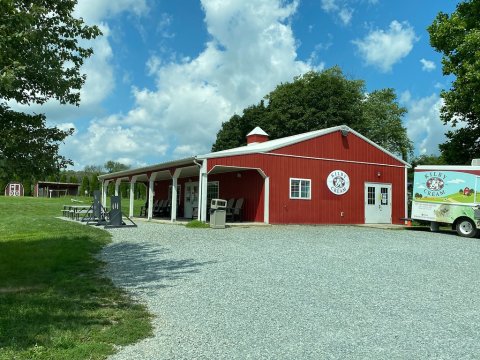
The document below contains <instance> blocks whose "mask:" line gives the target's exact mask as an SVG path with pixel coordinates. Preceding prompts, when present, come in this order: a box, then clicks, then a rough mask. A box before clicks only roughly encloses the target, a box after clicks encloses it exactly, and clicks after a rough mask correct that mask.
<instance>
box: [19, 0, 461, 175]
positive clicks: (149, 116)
mask: <svg viewBox="0 0 480 360" xmlns="http://www.w3.org/2000/svg"><path fill="white" fill-rule="evenodd" d="M455 5H456V2H454V1H433V0H430V1H411V0H404V1H401V2H400V1H387V0H309V1H307V0H303V1H302V0H299V1H278V0H201V1H194V0H176V1H173V0H117V1H111V0H79V1H78V5H77V8H76V15H77V16H81V17H83V18H84V19H85V21H86V22H87V23H89V24H97V25H99V26H100V27H101V29H102V30H103V32H104V35H103V36H102V37H100V38H97V39H96V40H95V41H93V42H90V45H91V46H93V48H94V51H95V54H94V55H93V56H92V57H91V58H90V59H88V61H87V62H86V63H85V65H84V67H83V71H84V72H85V73H86V74H87V82H86V84H85V86H84V88H83V89H82V103H81V105H80V107H73V106H62V105H60V104H58V103H57V102H54V101H50V102H48V103H47V104H45V105H44V106H41V107H40V106H30V107H29V108H28V109H25V108H24V107H22V106H19V105H14V107H16V108H20V109H23V110H27V111H32V112H37V113H38V112H44V113H46V115H47V118H48V120H49V123H50V124H55V125H57V126H59V127H74V128H75V134H74V135H73V136H72V137H70V138H69V139H68V140H67V141H66V143H65V144H64V145H62V147H61V153H62V154H63V155H65V156H67V157H69V158H71V159H72V160H74V162H75V168H76V169H82V168H83V167H84V166H85V165H94V164H103V163H104V162H105V161H107V160H115V161H120V162H123V163H127V164H130V165H132V166H134V167H135V166H143V165H147V164H153V163H158V162H163V161H166V160H169V159H172V158H179V157H186V156H190V155H194V154H199V153H205V152H208V151H209V150H210V147H211V144H212V143H213V141H214V140H215V136H216V133H217V131H218V130H219V128H220V126H221V123H222V122H223V121H227V120H228V119H229V118H230V117H231V116H232V115H233V114H234V113H241V111H242V109H243V108H245V107H246V106H248V105H251V104H254V103H258V102H259V101H260V100H261V98H262V97H263V96H264V95H266V94H267V93H268V92H270V91H271V90H273V89H274V88H275V86H276V85H277V84H279V83H280V82H285V81H291V80H292V79H293V77H294V76H297V75H300V74H302V73H304V72H306V71H308V70H311V69H316V70H321V69H324V68H328V67H331V66H334V65H339V66H340V67H341V68H342V69H343V71H344V73H345V74H347V76H350V77H352V78H358V79H364V80H365V81H366V84H367V91H373V90H375V89H380V88H387V87H390V88H394V89H395V91H396V93H397V95H398V98H399V101H400V103H401V104H402V105H403V106H405V107H407V108H408V110H409V112H408V115H407V116H406V117H405V119H404V125H405V126H406V127H407V130H408V134H409V136H410V138H411V139H412V140H413V141H414V143H415V151H416V153H417V154H422V153H428V154H430V153H438V144H439V143H441V142H443V141H444V133H445V131H446V130H448V128H447V127H446V126H444V125H443V124H442V123H441V121H440V120H439V108H440V107H441V104H442V102H441V99H440V97H439V93H440V90H441V89H442V88H446V89H448V88H449V79H447V78H445V77H444V76H443V75H442V71H441V56H440V54H438V53H436V52H435V51H434V50H433V49H432V48H431V47H430V45H429V36H428V33H427V31H426V27H427V26H428V25H429V24H431V22H432V21H433V19H434V18H435V16H436V14H437V13H438V12H439V11H443V12H447V13H451V12H452V11H453V10H454V9H455ZM450 80H451V79H450Z"/></svg>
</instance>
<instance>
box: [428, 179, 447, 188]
mask: <svg viewBox="0 0 480 360" xmlns="http://www.w3.org/2000/svg"><path fill="white" fill-rule="evenodd" d="M425 185H427V188H428V189H430V190H432V191H439V190H442V189H443V187H444V185H445V183H444V182H443V180H442V179H440V178H439V177H431V178H430V179H428V180H427V182H426V184H425Z"/></svg>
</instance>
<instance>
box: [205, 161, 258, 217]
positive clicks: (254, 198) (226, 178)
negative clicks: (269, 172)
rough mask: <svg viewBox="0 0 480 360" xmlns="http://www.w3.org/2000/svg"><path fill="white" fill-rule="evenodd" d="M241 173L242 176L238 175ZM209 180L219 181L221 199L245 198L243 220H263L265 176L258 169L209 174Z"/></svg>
mask: <svg viewBox="0 0 480 360" xmlns="http://www.w3.org/2000/svg"><path fill="white" fill-rule="evenodd" d="M237 174H240V175H241V177H238V175H237ZM208 181H219V193H220V194H219V195H220V198H221V199H225V200H228V199H230V198H235V200H236V199H238V198H244V202H243V208H242V217H243V221H257V222H263V202H264V196H263V184H264V181H263V178H262V177H261V176H260V174H259V173H258V171H256V170H247V171H241V172H229V173H225V174H214V175H209V176H208Z"/></svg>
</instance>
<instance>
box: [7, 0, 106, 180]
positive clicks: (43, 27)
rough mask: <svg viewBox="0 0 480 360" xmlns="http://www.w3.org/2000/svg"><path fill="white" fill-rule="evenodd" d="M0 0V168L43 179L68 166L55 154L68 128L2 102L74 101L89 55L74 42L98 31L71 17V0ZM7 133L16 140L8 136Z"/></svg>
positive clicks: (66, 134) (78, 95) (76, 99)
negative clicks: (60, 128) (56, 125)
mask: <svg viewBox="0 0 480 360" xmlns="http://www.w3.org/2000/svg"><path fill="white" fill-rule="evenodd" d="M0 4H1V11H0V112H1V114H0V121H1V122H2V123H1V124H0V125H1V126H0V139H2V146H3V147H2V148H0V168H1V170H2V174H3V176H5V177H9V178H14V177H15V176H17V174H18V173H19V172H22V173H25V172H28V174H29V176H33V177H35V178H44V177H45V176H46V175H47V174H49V173H51V174H53V173H55V172H58V170H59V169H61V168H64V167H65V166H66V165H67V164H72V162H71V161H70V160H67V159H65V158H64V157H62V156H60V155H58V143H59V142H62V141H63V140H64V139H65V138H66V137H67V136H68V135H70V134H71V133H72V132H73V129H71V130H67V131H61V130H59V129H58V128H55V127H53V128H49V127H47V126H46V124H45V116H44V115H27V114H23V113H19V112H15V111H13V110H11V109H10V108H9V107H8V106H7V105H6V102H7V101H16V102H18V103H21V104H33V103H36V104H44V103H45V102H46V101H47V100H49V99H56V100H58V101H60V103H62V104H74V105H78V104H79V102H80V89H81V87H82V85H83V84H84V82H85V75H84V74H81V73H80V67H81V66H82V64H83V62H84V60H85V59H86V58H88V57H89V56H90V55H91V54H92V53H93V51H92V49H91V48H86V47H83V46H80V45H79V44H80V42H81V41H83V40H89V39H93V38H95V37H97V36H98V35H100V30H99V29H98V27H96V26H86V25H85V24H84V22H83V20H82V19H76V18H74V17H73V16H72V13H73V10H74V7H75V5H76V0H49V1H39V0H27V1H20V0H0ZM7 124H8V125H9V126H6V125H7ZM10 126H11V127H10ZM14 132H15V134H13V133H14ZM12 134H13V135H14V137H15V139H16V141H17V142H16V143H15V142H14V141H11V140H10V139H9V137H10V136H11V135H12ZM27 146H28V147H30V148H32V150H28V149H27ZM37 160H39V161H37ZM12 165H15V166H12ZM16 167H19V168H20V169H16ZM5 171H8V172H5Z"/></svg>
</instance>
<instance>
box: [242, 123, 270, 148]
mask: <svg viewBox="0 0 480 360" xmlns="http://www.w3.org/2000/svg"><path fill="white" fill-rule="evenodd" d="M265 141H268V134H267V133H266V132H265V131H263V130H262V128H260V127H259V126H257V127H256V128H255V129H253V130H252V131H250V132H249V133H248V134H247V145H252V144H257V143H262V142H265Z"/></svg>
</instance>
